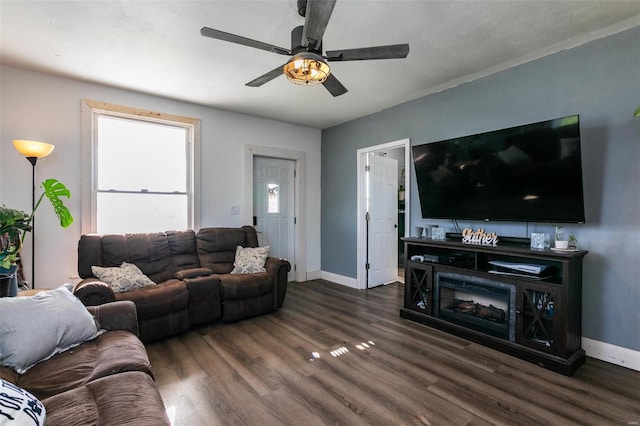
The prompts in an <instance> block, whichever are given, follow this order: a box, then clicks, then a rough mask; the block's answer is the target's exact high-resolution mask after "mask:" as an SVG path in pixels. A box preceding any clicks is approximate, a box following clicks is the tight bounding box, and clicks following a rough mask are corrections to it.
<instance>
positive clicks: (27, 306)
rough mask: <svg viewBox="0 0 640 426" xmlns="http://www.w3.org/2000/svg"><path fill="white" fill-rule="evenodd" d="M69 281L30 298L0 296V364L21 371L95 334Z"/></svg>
mask: <svg viewBox="0 0 640 426" xmlns="http://www.w3.org/2000/svg"><path fill="white" fill-rule="evenodd" d="M72 287H73V286H72V285H71V284H65V285H62V286H60V287H58V288H57V289H55V290H50V291H42V292H40V293H38V294H36V295H35V296H31V297H3V298H0V364H2V365H3V366H6V367H9V368H13V369H14V370H15V371H17V372H18V373H20V374H23V373H24V372H25V371H27V370H28V369H29V368H31V367H33V366H34V365H35V364H37V363H39V362H41V361H44V360H46V359H49V358H51V357H52V356H54V355H55V354H57V353H60V352H64V351H66V350H67V349H70V348H73V347H74V346H78V345H79V344H81V343H83V342H86V341H87V340H91V339H93V338H95V337H96V335H97V333H98V327H97V326H96V321H95V319H94V318H93V316H92V315H91V314H90V313H89V311H87V308H85V306H84V305H83V304H82V303H81V302H80V301H79V300H78V299H77V298H76V297H75V296H74V295H73V294H72V293H71V289H72Z"/></svg>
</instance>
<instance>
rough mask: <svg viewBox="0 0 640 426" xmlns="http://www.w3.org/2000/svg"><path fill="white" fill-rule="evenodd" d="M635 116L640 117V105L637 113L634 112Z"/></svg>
mask: <svg viewBox="0 0 640 426" xmlns="http://www.w3.org/2000/svg"><path fill="white" fill-rule="evenodd" d="M633 116H634V117H640V107H638V109H637V110H636V112H635V113H633Z"/></svg>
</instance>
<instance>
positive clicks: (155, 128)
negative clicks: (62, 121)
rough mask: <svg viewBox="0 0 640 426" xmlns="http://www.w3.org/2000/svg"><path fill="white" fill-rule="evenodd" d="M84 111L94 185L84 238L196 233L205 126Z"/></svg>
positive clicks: (100, 107) (107, 108)
mask: <svg viewBox="0 0 640 426" xmlns="http://www.w3.org/2000/svg"><path fill="white" fill-rule="evenodd" d="M84 105H85V106H86V108H83V112H84V113H85V115H83V117H84V118H85V121H88V122H89V123H86V124H90V126H91V129H92V130H93V131H90V132H89V134H90V135H92V137H91V138H90V139H91V140H90V141H86V143H88V144H89V146H90V147H91V149H90V150H88V151H90V153H91V154H90V155H89V156H88V157H89V158H88V159H86V160H88V163H89V165H90V166H89V167H88V168H90V170H89V171H88V173H90V176H91V179H89V180H88V181H89V182H91V185H90V188H89V189H85V190H83V225H82V228H83V233H88V232H95V233H99V234H122V233H127V232H158V231H166V230H172V229H175V230H180V229H188V228H194V227H196V224H195V223H194V222H195V218H194V211H196V208H195V206H194V201H195V200H194V182H195V179H194V176H195V175H196V173H194V161H193V159H194V151H195V149H194V147H195V146H197V143H196V142H197V138H196V136H197V131H196V129H197V128H198V124H199V121H198V120H195V119H188V118H186V117H176V116H171V115H168V114H162V113H155V112H150V111H140V110H132V109H130V108H127V107H118V106H113V105H107V104H101V103H100V104H98V103H95V102H93V101H85V102H84ZM85 147H86V145H85ZM85 163H86V161H85ZM85 168H87V167H85ZM85 195H87V198H88V200H85V199H84V198H85V197H84V196H85ZM85 219H86V221H87V222H88V223H87V224H85ZM88 224H90V227H89V226H88Z"/></svg>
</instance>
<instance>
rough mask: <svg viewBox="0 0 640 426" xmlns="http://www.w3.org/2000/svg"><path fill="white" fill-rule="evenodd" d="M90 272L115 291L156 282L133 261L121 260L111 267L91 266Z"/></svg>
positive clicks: (128, 289)
mask: <svg viewBox="0 0 640 426" xmlns="http://www.w3.org/2000/svg"><path fill="white" fill-rule="evenodd" d="M91 272H93V275H95V276H96V277H97V278H98V279H99V280H100V281H103V282H104V283H105V284H108V285H109V287H111V289H112V290H113V291H114V292H115V293H123V292H125V291H131V290H136V289H139V288H142V287H147V286H150V285H155V284H156V283H154V282H153V281H152V280H151V278H149V277H147V276H146V275H145V274H143V273H142V271H141V270H140V268H138V267H137V266H136V265H134V264H133V263H127V262H122V265H120V266H114V267H112V268H104V267H102V266H92V267H91Z"/></svg>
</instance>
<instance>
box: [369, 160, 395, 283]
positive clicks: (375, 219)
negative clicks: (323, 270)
mask: <svg viewBox="0 0 640 426" xmlns="http://www.w3.org/2000/svg"><path fill="white" fill-rule="evenodd" d="M368 157H369V179H368V182H369V184H368V185H367V186H368V191H367V206H368V213H369V238H368V242H369V244H368V258H369V282H368V287H369V288H371V287H375V286H378V285H381V284H389V283H392V282H394V281H396V279H397V276H398V222H397V221H398V162H397V161H396V160H394V159H392V158H385V157H382V156H379V155H375V154H369V156H368Z"/></svg>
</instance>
